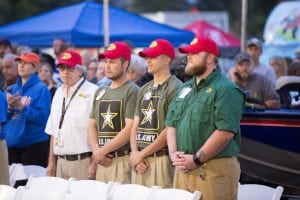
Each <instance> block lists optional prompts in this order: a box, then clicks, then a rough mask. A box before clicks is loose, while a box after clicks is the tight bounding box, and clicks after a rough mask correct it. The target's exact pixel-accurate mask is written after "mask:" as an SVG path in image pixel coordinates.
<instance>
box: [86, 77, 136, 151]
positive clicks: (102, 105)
mask: <svg viewBox="0 0 300 200" xmlns="http://www.w3.org/2000/svg"><path fill="white" fill-rule="evenodd" d="M138 90H139V87H138V86H137V85H136V84H134V83H133V82H132V81H127V82H125V83H124V84H123V85H122V86H121V87H119V88H115V89H111V88H110V87H109V86H104V87H101V88H99V89H98V90H97V92H96V94H95V99H94V103H93V109H92V112H91V116H90V118H91V119H95V120H96V127H97V131H98V144H99V146H100V147H102V146H104V145H105V144H106V143H108V142H109V141H110V140H112V139H113V138H114V137H115V136H116V135H117V134H118V133H119V132H120V131H121V130H122V129H123V128H124V127H125V118H129V119H133V118H134V110H135V103H136V97H137V93H138ZM123 148H124V149H125V148H128V149H129V144H127V145H125V146H124V147H122V149H123Z"/></svg>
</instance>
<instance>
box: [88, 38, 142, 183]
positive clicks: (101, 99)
mask: <svg viewBox="0 0 300 200" xmlns="http://www.w3.org/2000/svg"><path fill="white" fill-rule="evenodd" d="M130 55H131V53H130V48H129V47H128V46H127V45H126V44H125V43H123V42H114V43H112V44H110V45H109V47H108V48H107V49H106V51H105V52H104V53H101V54H99V59H104V61H105V71H106V76H107V78H109V79H111V80H112V83H111V84H110V86H103V87H100V88H99V89H98V90H97V91H96V93H95V98H94V104H93V109H92V110H93V111H92V113H91V115H90V120H89V129H88V134H89V141H90V144H91V146H92V150H93V163H94V165H93V166H94V167H93V169H91V170H90V178H94V177H93V176H94V174H93V172H95V170H96V179H97V180H99V181H103V182H108V181H118V182H121V183H130V176H129V174H130V171H129V162H128V159H129V153H130V145H129V138H130V131H131V127H132V124H133V117H134V110H135V102H136V95H137V92H138V86H137V85H135V84H134V83H133V82H132V81H129V80H128V79H127V76H126V71H127V69H128V66H129V62H130ZM96 164H98V165H96ZM96 167H97V169H96Z"/></svg>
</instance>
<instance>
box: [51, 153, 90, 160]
mask: <svg viewBox="0 0 300 200" xmlns="http://www.w3.org/2000/svg"><path fill="white" fill-rule="evenodd" d="M91 156H92V152H85V153H80V154H73V155H57V157H59V158H62V159H65V160H68V161H75V160H83V159H85V158H88V157H91Z"/></svg>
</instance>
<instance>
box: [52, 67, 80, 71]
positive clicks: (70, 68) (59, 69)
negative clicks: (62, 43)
mask: <svg viewBox="0 0 300 200" xmlns="http://www.w3.org/2000/svg"><path fill="white" fill-rule="evenodd" d="M57 69H58V71H60V72H63V71H65V70H67V71H68V72H73V71H74V70H75V69H76V68H75V67H66V66H60V67H58V68H57Z"/></svg>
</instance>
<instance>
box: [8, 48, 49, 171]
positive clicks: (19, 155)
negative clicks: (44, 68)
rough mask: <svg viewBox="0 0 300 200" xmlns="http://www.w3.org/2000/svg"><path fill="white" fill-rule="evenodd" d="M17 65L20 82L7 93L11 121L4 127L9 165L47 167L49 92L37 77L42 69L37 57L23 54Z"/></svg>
mask: <svg viewBox="0 0 300 200" xmlns="http://www.w3.org/2000/svg"><path fill="white" fill-rule="evenodd" d="M15 61H17V62H18V74H19V76H20V78H18V79H17V82H16V83H15V84H13V85H11V86H9V88H8V89H7V102H8V115H7V116H8V120H7V123H6V124H5V125H4V127H3V133H4V135H5V139H6V142H7V146H8V153H9V163H10V164H11V163H22V164H25V165H40V166H44V167H46V166H47V156H48V151H49V143H48V136H47V134H46V133H45V126H46V122H47V119H48V116H49V111H50V110H49V108H50V101H51V97H50V92H49V90H48V88H47V86H46V85H45V84H44V83H43V82H42V81H41V80H40V79H39V77H38V75H37V74H36V72H37V70H38V67H39V65H40V58H39V56H38V55H37V54H35V53H32V52H29V53H24V54H22V55H20V56H19V57H16V58H15Z"/></svg>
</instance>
